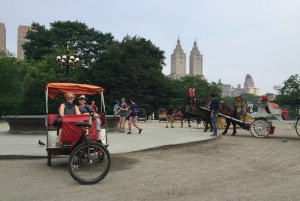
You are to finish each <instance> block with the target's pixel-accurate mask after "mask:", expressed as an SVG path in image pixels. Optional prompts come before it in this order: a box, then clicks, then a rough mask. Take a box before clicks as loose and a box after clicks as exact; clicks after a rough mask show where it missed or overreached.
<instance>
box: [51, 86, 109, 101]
mask: <svg viewBox="0 0 300 201" xmlns="http://www.w3.org/2000/svg"><path fill="white" fill-rule="evenodd" d="M46 88H47V89H48V96H49V97H50V98H52V99H54V98H55V96H56V95H57V94H65V93H67V92H72V93H74V94H85V95H96V94H99V95H100V94H102V92H103V91H104V89H103V88H101V87H98V86H94V85H88V84H76V83H50V84H48V85H47V86H46Z"/></svg>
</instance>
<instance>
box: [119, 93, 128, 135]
mask: <svg viewBox="0 0 300 201" xmlns="http://www.w3.org/2000/svg"><path fill="white" fill-rule="evenodd" d="M119 111H120V121H119V128H120V130H119V133H124V132H125V120H126V116H127V111H128V106H127V104H126V103H125V98H121V105H120V109H119Z"/></svg>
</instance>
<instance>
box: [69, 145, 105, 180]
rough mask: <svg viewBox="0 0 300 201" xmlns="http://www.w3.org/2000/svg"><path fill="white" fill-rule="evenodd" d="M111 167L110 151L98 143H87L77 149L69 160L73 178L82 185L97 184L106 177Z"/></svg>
mask: <svg viewBox="0 0 300 201" xmlns="http://www.w3.org/2000/svg"><path fill="white" fill-rule="evenodd" d="M110 165H111V158H110V153H109V151H108V150H107V149H106V148H105V147H104V146H103V145H101V144H100V143H98V142H90V144H89V146H88V142H85V143H83V144H81V145H79V146H78V147H76V148H75V149H74V150H73V151H72V153H71V155H70V158H69V162H68V169H69V173H70V175H71V176H72V178H73V179H74V180H75V181H77V182H78V183H81V184H95V183H97V182H99V181H101V180H102V179H104V178H105V177H106V175H107V174H108V172H109V169H110Z"/></svg>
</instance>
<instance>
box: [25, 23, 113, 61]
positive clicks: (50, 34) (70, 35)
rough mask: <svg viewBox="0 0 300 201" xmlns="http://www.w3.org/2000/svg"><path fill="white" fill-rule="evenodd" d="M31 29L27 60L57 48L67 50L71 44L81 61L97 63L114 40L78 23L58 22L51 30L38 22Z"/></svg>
mask: <svg viewBox="0 0 300 201" xmlns="http://www.w3.org/2000/svg"><path fill="white" fill-rule="evenodd" d="M31 27H32V30H29V31H28V32H27V35H26V37H25V38H26V39H28V42H26V43H25V44H24V45H23V49H24V55H25V58H26V59H33V60H35V61H39V60H41V59H42V58H43V57H44V56H45V55H49V54H51V53H53V52H54V50H55V48H59V49H65V48H66V45H67V43H69V44H70V47H72V48H73V51H75V52H77V53H78V54H79V55H80V58H81V60H84V61H86V62H95V60H97V58H98V57H99V55H100V54H102V52H103V51H105V50H106V49H107V47H108V46H109V45H110V44H111V43H112V42H113V39H114V38H113V36H112V35H111V34H110V33H107V34H103V33H102V32H100V31H97V30H95V29H94V28H88V26H87V25H86V24H84V23H81V22H78V21H75V22H71V21H66V22H62V21H56V22H53V23H50V29H49V30H48V29H46V28H45V26H42V25H40V24H38V23H36V22H34V23H32V25H31Z"/></svg>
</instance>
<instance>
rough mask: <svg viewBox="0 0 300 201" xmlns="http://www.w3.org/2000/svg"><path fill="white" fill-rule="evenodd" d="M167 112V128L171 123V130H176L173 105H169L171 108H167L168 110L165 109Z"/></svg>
mask: <svg viewBox="0 0 300 201" xmlns="http://www.w3.org/2000/svg"><path fill="white" fill-rule="evenodd" d="M165 110H166V111H167V117H166V128H168V123H169V122H170V123H171V128H174V126H173V121H174V119H173V115H172V114H173V108H172V104H170V105H169V107H167V109H165Z"/></svg>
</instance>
